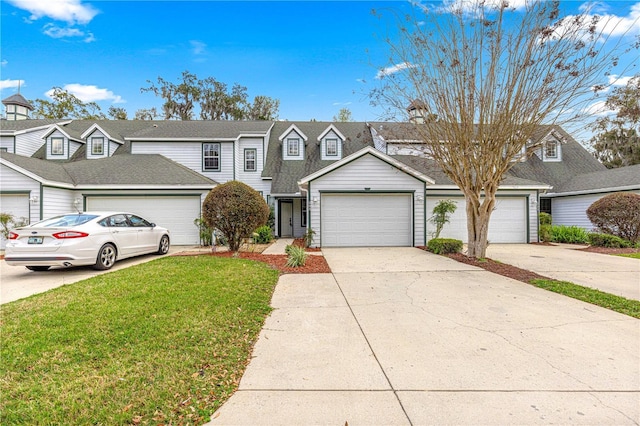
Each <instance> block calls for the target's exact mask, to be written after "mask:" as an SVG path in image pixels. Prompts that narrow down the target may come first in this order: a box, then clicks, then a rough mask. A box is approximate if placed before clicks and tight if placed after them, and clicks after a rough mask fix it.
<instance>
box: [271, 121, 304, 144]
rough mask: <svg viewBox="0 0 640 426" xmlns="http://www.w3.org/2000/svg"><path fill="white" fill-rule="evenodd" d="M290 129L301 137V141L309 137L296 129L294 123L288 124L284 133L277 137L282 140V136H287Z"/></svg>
mask: <svg viewBox="0 0 640 426" xmlns="http://www.w3.org/2000/svg"><path fill="white" fill-rule="evenodd" d="M292 131H295V132H296V133H297V134H298V135H300V137H301V138H302V140H303V141H305V142H306V141H307V139H309V138H308V137H307V135H305V134H304V133H302V130H300V129H298V126H296V125H295V124H292V125H291V126H289V128H287V130H285V131H284V133H282V134H281V135H280V137H279V138H278V140H279V141H283V140H284V138H286V137H287V136H289V133H291V132H292Z"/></svg>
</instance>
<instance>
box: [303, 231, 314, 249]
mask: <svg viewBox="0 0 640 426" xmlns="http://www.w3.org/2000/svg"><path fill="white" fill-rule="evenodd" d="M315 234H316V231H314V230H313V229H311V228H308V229H307V232H305V233H304V246H305V247H311V244H312V243H313V236H314V235H315Z"/></svg>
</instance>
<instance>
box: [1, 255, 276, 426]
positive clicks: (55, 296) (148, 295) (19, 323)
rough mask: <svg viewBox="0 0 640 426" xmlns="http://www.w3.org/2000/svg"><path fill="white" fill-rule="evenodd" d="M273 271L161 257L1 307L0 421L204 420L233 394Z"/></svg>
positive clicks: (236, 262)
mask: <svg viewBox="0 0 640 426" xmlns="http://www.w3.org/2000/svg"><path fill="white" fill-rule="evenodd" d="M277 279H278V271H276V270H273V269H270V268H268V267H267V266H266V265H265V264H263V263H260V262H254V261H249V260H242V259H229V258H218V257H212V256H194V257H166V258H162V259H158V260H155V261H152V262H149V263H145V264H142V265H137V266H132V267H130V268H127V269H123V270H119V271H115V272H112V273H108V274H104V275H100V276H97V277H94V278H91V279H88V280H85V281H82V282H79V283H75V284H73V285H68V286H63V287H60V288H57V289H55V290H52V291H49V292H47V293H43V294H40V295H36V296H32V297H30V298H28V299H24V300H20V301H16V302H13V303H9V304H6V305H3V306H2V308H1V309H2V312H1V313H2V317H1V322H0V331H1V333H2V347H1V348H0V361H1V362H0V391H1V394H2V398H0V424H113V425H115V424H202V423H205V422H207V421H209V417H210V415H211V414H212V413H213V412H214V411H215V410H216V409H217V408H218V407H220V405H222V403H223V402H224V401H226V400H227V399H228V398H229V396H230V395H231V394H232V393H233V392H234V391H235V390H236V388H237V386H238V383H239V381H240V378H241V377H242V374H243V372H244V370H245V368H246V365H247V363H248V359H249V356H250V352H251V349H252V347H253V344H254V342H255V340H256V339H257V336H258V333H259V332H260V329H261V328H262V325H263V323H264V320H265V318H266V316H267V315H268V314H269V313H270V311H271V308H270V300H271V295H272V293H273V290H274V288H275V284H276V282H277Z"/></svg>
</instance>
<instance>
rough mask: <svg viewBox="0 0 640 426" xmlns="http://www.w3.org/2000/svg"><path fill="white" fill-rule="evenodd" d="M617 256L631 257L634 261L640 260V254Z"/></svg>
mask: <svg viewBox="0 0 640 426" xmlns="http://www.w3.org/2000/svg"><path fill="white" fill-rule="evenodd" d="M616 256H622V257H630V258H632V259H640V253H624V254H616Z"/></svg>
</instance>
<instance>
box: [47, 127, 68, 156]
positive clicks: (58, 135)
mask: <svg viewBox="0 0 640 426" xmlns="http://www.w3.org/2000/svg"><path fill="white" fill-rule="evenodd" d="M57 138H62V147H63V148H62V150H63V151H62V154H55V155H54V154H52V153H51V140H52V139H57ZM69 157H70V154H69V139H67V137H66V136H65V135H64V134H62V132H60V131H59V130H56V131H54V132H53V133H51V134H50V135H49V136H47V154H46V157H45V158H46V159H47V160H68V159H69Z"/></svg>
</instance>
